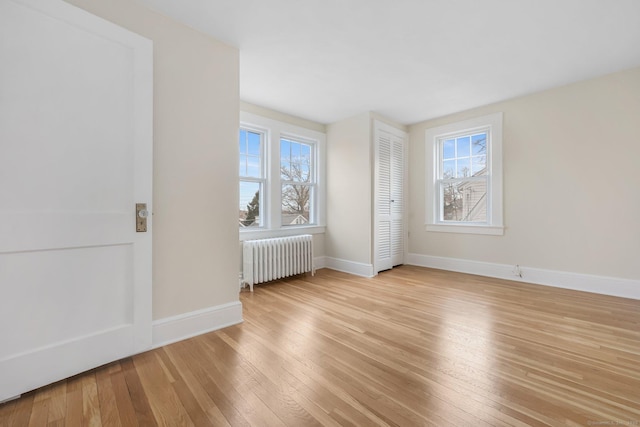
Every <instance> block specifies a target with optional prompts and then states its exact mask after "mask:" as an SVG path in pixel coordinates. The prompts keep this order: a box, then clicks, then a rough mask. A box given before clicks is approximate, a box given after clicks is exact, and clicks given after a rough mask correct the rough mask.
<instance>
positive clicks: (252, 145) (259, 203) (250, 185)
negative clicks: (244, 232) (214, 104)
mask: <svg viewBox="0 0 640 427" xmlns="http://www.w3.org/2000/svg"><path fill="white" fill-rule="evenodd" d="M263 141H264V133H261V132H258V131H255V130H250V129H243V128H241V129H240V138H239V147H240V208H239V224H240V227H261V226H262V225H263V223H262V218H263V215H262V214H261V212H260V210H261V207H262V208H264V203H263V200H262V198H263V195H264V184H265V173H264V172H265V171H264V169H265V167H264V166H265V165H264V163H265V162H264V142H263Z"/></svg>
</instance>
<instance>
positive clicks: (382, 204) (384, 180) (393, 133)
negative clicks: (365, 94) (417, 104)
mask: <svg viewBox="0 0 640 427" xmlns="http://www.w3.org/2000/svg"><path fill="white" fill-rule="evenodd" d="M374 138H375V146H376V165H375V172H376V185H375V190H376V191H375V201H376V203H375V215H374V216H375V234H376V235H375V251H374V252H375V261H376V262H375V268H376V272H379V271H383V270H388V269H390V268H393V267H394V266H396V265H400V264H403V263H404V249H405V227H404V207H405V194H404V182H405V138H406V137H405V134H404V133H403V132H401V131H399V130H396V129H393V128H391V127H388V126H386V125H384V124H382V123H379V122H376V132H375V135H374Z"/></svg>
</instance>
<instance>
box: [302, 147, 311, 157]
mask: <svg viewBox="0 0 640 427" xmlns="http://www.w3.org/2000/svg"><path fill="white" fill-rule="evenodd" d="M300 155H301V156H302V158H305V159H309V160H311V146H310V145H308V144H303V145H302V147H301V148H300Z"/></svg>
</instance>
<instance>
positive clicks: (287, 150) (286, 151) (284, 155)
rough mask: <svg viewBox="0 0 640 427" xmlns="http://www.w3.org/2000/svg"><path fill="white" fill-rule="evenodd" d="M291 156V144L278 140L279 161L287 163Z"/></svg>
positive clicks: (284, 140)
mask: <svg viewBox="0 0 640 427" xmlns="http://www.w3.org/2000/svg"><path fill="white" fill-rule="evenodd" d="M290 156H291V143H290V142H289V141H287V140H286V139H281V140H280V161H281V162H282V161H286V162H288V161H289V158H290Z"/></svg>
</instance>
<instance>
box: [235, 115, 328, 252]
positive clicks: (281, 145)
mask: <svg viewBox="0 0 640 427" xmlns="http://www.w3.org/2000/svg"><path fill="white" fill-rule="evenodd" d="M240 118H241V125H240V133H239V158H240V169H239V170H240V176H239V191H240V197H239V200H240V205H239V224H240V240H246V239H256V238H265V237H277V236H287V235H295V234H301V233H323V232H324V231H325V230H324V217H325V213H324V200H325V194H324V193H325V190H324V187H325V186H324V181H325V178H324V172H323V171H324V168H325V167H324V152H325V134H324V133H321V132H318V131H314V130H311V129H306V128H303V127H299V126H293V125H290V124H288V123H283V122H280V121H277V120H271V119H267V118H265V117H261V116H257V115H254V114H250V113H245V112H241V113H240Z"/></svg>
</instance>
